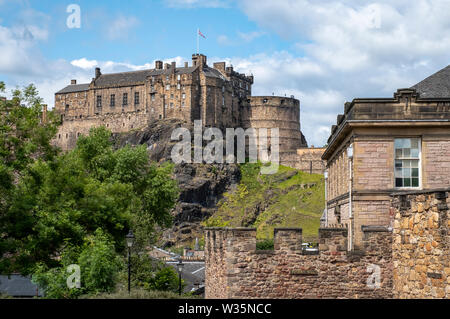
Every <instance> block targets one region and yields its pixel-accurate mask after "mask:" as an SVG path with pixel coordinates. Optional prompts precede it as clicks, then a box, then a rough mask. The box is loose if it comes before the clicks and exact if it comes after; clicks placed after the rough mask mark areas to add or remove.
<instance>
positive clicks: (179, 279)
mask: <svg viewBox="0 0 450 319" xmlns="http://www.w3.org/2000/svg"><path fill="white" fill-rule="evenodd" d="M183 267H184V264H183V261H182V260H181V258H180V259H179V260H178V263H177V269H178V294H179V295H180V296H181V273H182V272H183Z"/></svg>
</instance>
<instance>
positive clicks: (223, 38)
mask: <svg viewBox="0 0 450 319" xmlns="http://www.w3.org/2000/svg"><path fill="white" fill-rule="evenodd" d="M217 43H219V44H220V45H223V46H229V45H234V43H233V41H231V40H230V38H228V37H227V36H226V35H225V34H221V35H219V36H218V37H217Z"/></svg>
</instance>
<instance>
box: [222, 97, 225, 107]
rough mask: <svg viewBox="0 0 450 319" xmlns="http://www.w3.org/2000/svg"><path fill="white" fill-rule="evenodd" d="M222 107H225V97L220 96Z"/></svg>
mask: <svg viewBox="0 0 450 319" xmlns="http://www.w3.org/2000/svg"><path fill="white" fill-rule="evenodd" d="M222 106H225V96H222Z"/></svg>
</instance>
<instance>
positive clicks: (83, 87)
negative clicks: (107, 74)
mask: <svg viewBox="0 0 450 319" xmlns="http://www.w3.org/2000/svg"><path fill="white" fill-rule="evenodd" d="M87 90H89V83H87V84H71V85H68V86H66V87H65V88H64V89H62V90H59V91H58V92H56V94H59V93H74V92H83V91H87Z"/></svg>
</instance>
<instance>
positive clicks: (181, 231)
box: [113, 119, 241, 247]
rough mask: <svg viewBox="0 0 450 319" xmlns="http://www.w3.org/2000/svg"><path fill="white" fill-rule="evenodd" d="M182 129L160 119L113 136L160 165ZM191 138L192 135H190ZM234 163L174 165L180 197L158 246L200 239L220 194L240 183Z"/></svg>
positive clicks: (179, 123)
mask: <svg viewBox="0 0 450 319" xmlns="http://www.w3.org/2000/svg"><path fill="white" fill-rule="evenodd" d="M181 126H184V123H183V122H182V121H179V120H174V119H169V120H159V121H154V122H152V123H150V124H149V126H148V127H147V128H145V129H143V130H139V131H133V132H129V133H122V134H115V135H114V136H113V138H114V141H115V145H116V147H118V148H120V147H123V146H125V145H127V144H129V145H142V144H146V145H147V150H148V151H149V157H150V160H152V161H155V162H158V163H163V162H165V161H168V160H170V158H171V150H172V148H173V146H174V145H175V144H176V142H177V141H171V134H172V131H173V130H174V129H176V128H178V127H181ZM191 135H192V136H193V134H191ZM240 176H241V174H240V170H239V166H238V165H236V164H189V163H182V164H177V165H175V168H174V178H175V179H176V180H177V181H178V186H179V188H180V196H179V199H178V202H177V204H176V207H175V209H174V210H173V211H172V214H173V216H174V224H173V226H172V227H171V228H170V229H168V230H166V231H164V233H163V239H162V241H163V242H162V243H160V244H161V246H162V247H168V246H173V245H182V244H191V243H192V242H193V241H195V238H201V237H202V236H203V227H202V226H201V225H200V223H201V222H202V221H203V220H205V219H207V218H208V217H210V216H211V215H212V214H213V213H214V212H215V211H216V210H217V207H216V205H217V203H218V201H219V200H220V199H221V198H222V194H223V193H225V192H226V191H228V190H230V189H232V188H233V187H234V186H235V185H236V184H237V183H239V181H240Z"/></svg>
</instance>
